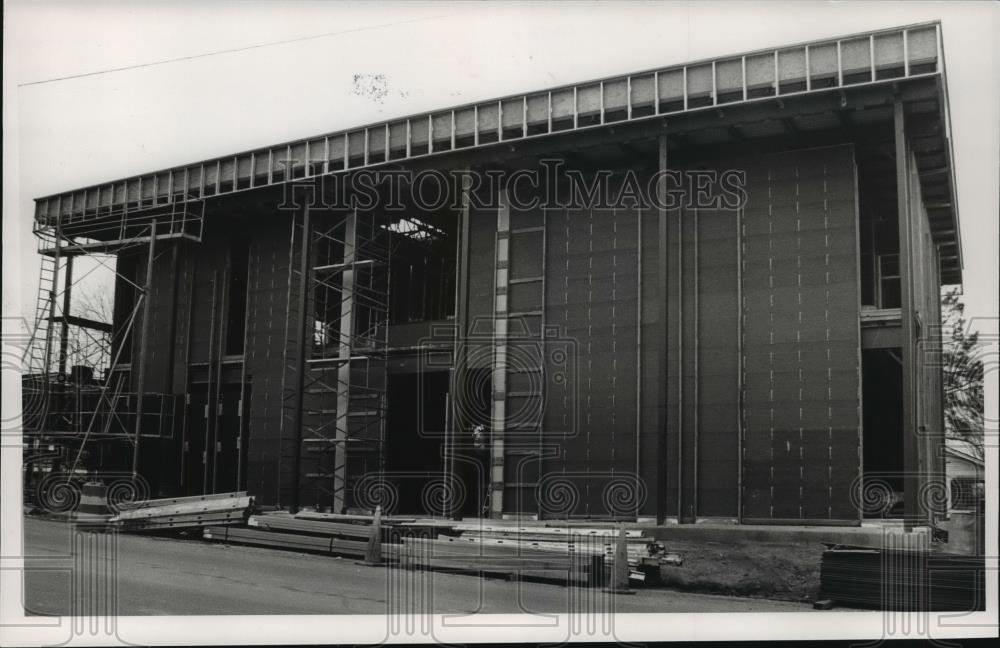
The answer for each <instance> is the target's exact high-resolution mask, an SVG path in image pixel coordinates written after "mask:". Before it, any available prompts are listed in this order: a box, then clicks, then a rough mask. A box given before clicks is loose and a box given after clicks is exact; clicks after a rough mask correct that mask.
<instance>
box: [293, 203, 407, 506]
mask: <svg viewBox="0 0 1000 648" xmlns="http://www.w3.org/2000/svg"><path fill="white" fill-rule="evenodd" d="M390 247H391V233H390V231H389V229H388V226H387V223H386V222H383V218H382V217H380V216H379V215H377V214H359V213H358V212H357V211H354V210H352V211H349V212H346V213H343V212H333V211H316V210H310V209H308V208H307V209H304V210H302V211H300V212H298V213H297V214H296V215H295V216H294V217H293V222H292V227H291V236H290V243H289V272H288V302H287V308H286V321H285V331H286V339H285V349H284V374H283V379H282V382H283V389H282V395H283V400H282V419H281V420H282V423H281V425H282V431H281V438H282V458H281V459H282V461H281V463H282V465H284V466H288V465H290V466H291V471H292V478H291V485H292V486H291V493H289V496H290V504H291V507H292V509H293V510H298V509H299V508H300V507H301V506H303V505H307V504H308V505H310V506H315V507H316V508H317V509H330V510H332V511H334V512H342V511H344V510H346V508H347V507H348V506H349V505H350V504H351V503H352V502H353V499H352V496H351V494H352V493H353V488H354V486H355V484H356V483H357V481H358V480H359V479H361V478H363V477H364V476H371V475H378V476H379V478H381V476H382V472H383V469H384V466H383V458H384V452H383V446H384V442H385V422H386V384H387V375H386V373H387V364H386V353H387V349H388V325H389V263H390V256H391V250H390ZM307 498H312V501H307Z"/></svg>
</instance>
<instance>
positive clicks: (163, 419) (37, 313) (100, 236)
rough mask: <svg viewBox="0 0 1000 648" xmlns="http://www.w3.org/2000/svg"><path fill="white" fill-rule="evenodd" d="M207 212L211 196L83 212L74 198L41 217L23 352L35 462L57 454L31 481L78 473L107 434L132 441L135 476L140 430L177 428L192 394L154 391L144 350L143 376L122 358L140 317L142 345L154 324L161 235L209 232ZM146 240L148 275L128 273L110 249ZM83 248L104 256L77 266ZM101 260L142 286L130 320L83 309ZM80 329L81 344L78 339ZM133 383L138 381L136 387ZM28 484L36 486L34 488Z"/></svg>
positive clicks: (197, 236)
mask: <svg viewBox="0 0 1000 648" xmlns="http://www.w3.org/2000/svg"><path fill="white" fill-rule="evenodd" d="M203 219H204V203H203V202H202V201H200V200H191V201H186V202H179V203H172V204H145V203H139V204H134V205H126V206H125V207H120V208H104V207H98V206H97V205H96V204H95V205H93V207H92V209H88V210H86V211H85V212H84V213H82V214H74V213H73V212H72V209H71V206H69V205H67V206H65V208H64V207H61V206H57V207H56V208H55V210H54V213H53V214H51V215H48V216H45V217H41V218H38V219H37V220H36V222H35V227H34V230H33V232H34V234H35V236H36V238H37V241H38V249H37V252H38V254H39V255H40V256H41V264H40V273H39V286H38V295H37V298H36V303H35V310H34V326H33V330H32V335H31V338H30V340H29V343H28V346H27V348H26V350H25V354H24V356H23V358H22V364H23V374H22V404H23V406H22V430H23V436H24V438H23V442H24V447H25V452H26V454H27V455H31V456H26V458H25V464H29V463H32V461H33V460H34V459H36V458H37V457H36V456H35V455H38V454H39V453H40V452H43V450H42V448H43V447H44V448H46V449H47V450H45V451H44V452H47V453H48V454H46V455H45V456H46V457H48V458H54V461H49V462H48V463H49V464H50V465H48V466H39V465H37V462H36V464H35V465H34V466H32V467H31V470H29V471H28V474H27V475H26V477H27V478H28V480H29V485H30V481H31V479H32V472H36V471H38V470H40V469H41V470H47V471H50V472H51V471H55V472H58V471H59V470H60V469H61V466H62V464H64V463H65V464H69V466H68V471H67V473H66V474H67V475H68V476H69V477H72V476H74V475H76V474H77V473H78V468H79V467H82V466H83V465H84V464H85V463H86V461H85V459H86V454H85V446H86V445H87V442H88V441H96V440H102V439H113V440H124V441H127V442H128V443H129V444H130V445H131V453H132V473H133V476H134V475H135V474H136V472H137V459H138V446H139V442H140V439H141V438H142V437H144V436H145V437H149V436H155V437H164V436H171V435H172V434H173V424H174V420H175V419H176V418H178V417H180V416H182V415H183V412H182V409H181V408H182V407H183V397H182V396H177V395H173V394H155V393H146V392H145V390H144V385H143V383H144V365H145V362H144V360H143V355H144V354H143V352H142V351H140V352H139V366H138V369H137V371H136V372H135V377H134V378H133V377H132V367H131V365H129V367H127V368H122V367H121V366H119V359H120V358H121V355H122V351H123V350H124V348H125V346H126V344H128V343H129V342H130V341H132V338H131V337H130V336H131V335H132V333H133V330H134V329H135V327H136V324H137V322H138V323H139V326H140V328H141V330H140V337H139V340H138V344H139V346H140V347H144V346H145V344H146V338H147V337H148V336H149V334H150V333H149V331H148V324H149V304H150V300H149V298H148V296H149V291H150V285H151V279H152V265H153V261H154V259H155V258H156V252H157V250H156V243H157V242H159V241H165V240H170V239H180V238H185V239H189V240H193V241H200V240H201V231H202V222H203ZM142 248H146V249H147V250H148V251H147V255H146V258H147V263H146V266H147V268H146V280H145V282H144V283H143V285H139V284H138V283H137V281H138V280H136V281H133V279H132V278H130V277H125V276H124V275H123V274H122V273H120V272H119V268H118V264H117V263H112V262H111V261H110V260H109V259H105V258H104V257H110V256H117V255H120V254H122V253H123V252H128V251H131V250H139V249H142ZM81 256H87V257H88V258H90V259H92V260H93V261H94V262H95V264H94V266H93V268H91V269H90V270H88V271H87V272H84V273H83V274H75V273H74V260H75V259H77V258H78V257H81ZM98 268H105V269H107V270H110V271H111V272H112V273H113V274H114V276H115V277H116V278H121V279H123V280H124V281H126V282H128V283H129V284H131V285H132V286H133V287H134V288H135V289H136V291H137V293H138V298H137V300H136V302H135V304H134V307H133V308H132V309H131V311H130V312H129V313H128V316H127V317H126V318H124V320H123V321H116V322H113V323H112V322H106V321H102V319H94V318H88V317H81V316H77V315H74V314H73V308H72V307H73V293H74V288H75V287H77V286H79V284H80V282H82V281H83V280H84V279H86V277H87V276H88V275H90V274H91V273H92V272H94V271H95V270H97V269H98ZM73 332H75V336H76V340H77V343H76V344H75V348H71V344H72V343H73V341H74V339H73V337H72V336H71V333H73ZM74 357H75V362H74V363H73V364H72V366H71V364H70V363H71V361H72V360H73V359H74ZM133 384H134V385H135V387H134V390H133V389H130V387H131V386H132V385H133ZM82 459H83V460H84V461H83V462H81V460H82ZM25 491H26V493H28V494H29V495H30V491H31V489H30V488H26V489H25Z"/></svg>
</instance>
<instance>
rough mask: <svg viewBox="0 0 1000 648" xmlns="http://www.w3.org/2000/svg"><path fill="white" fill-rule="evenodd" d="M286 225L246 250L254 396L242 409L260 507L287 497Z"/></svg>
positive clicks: (265, 232) (260, 235)
mask: <svg viewBox="0 0 1000 648" xmlns="http://www.w3.org/2000/svg"><path fill="white" fill-rule="evenodd" d="M290 224H291V221H290V219H288V218H284V217H281V216H276V218H275V219H274V220H273V221H270V222H269V223H268V224H266V225H264V224H262V225H261V227H260V228H259V229H255V230H254V236H253V240H252V241H251V244H250V276H249V286H250V287H249V299H248V305H247V315H248V316H247V327H248V331H247V354H246V371H247V377H248V380H250V381H251V382H252V383H253V393H252V397H251V400H250V404H249V407H248V408H247V416H249V421H248V438H249V442H248V448H247V490H248V491H249V492H251V493H254V495H256V496H257V497H259V498H260V501H261V502H262V503H265V504H274V503H277V502H279V501H280V502H282V503H287V501H288V496H289V495H290V492H291V484H290V481H289V477H290V475H291V465H290V464H289V462H290V461H291V459H290V457H283V456H282V454H281V451H282V440H281V428H282V425H281V417H282V393H283V392H282V374H283V369H284V363H283V358H284V352H285V339H286V332H285V320H286V317H285V316H286V313H287V308H288V304H287V301H288V254H289V234H290V229H289V228H290ZM286 445H290V444H286Z"/></svg>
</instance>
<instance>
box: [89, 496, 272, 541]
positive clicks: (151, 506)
mask: <svg viewBox="0 0 1000 648" xmlns="http://www.w3.org/2000/svg"><path fill="white" fill-rule="evenodd" d="M253 501H254V500H253V498H252V497H250V496H248V495H247V493H246V492H245V491H241V492H236V493H216V494H213V495H197V496H194V497H173V498H169V499H158V500H144V501H141V502H131V503H128V504H122V505H119V506H118V509H119V512H118V513H117V514H116V515H114V516H112V517H111V519H110V520H109V521H108V523H109V524H110V525H112V526H114V527H117V528H118V529H120V530H122V531H162V530H167V529H185V528H193V527H203V526H222V525H230V524H242V523H243V521H244V520H245V519H246V517H247V515H248V514H249V513H250V511H251V510H252V509H253Z"/></svg>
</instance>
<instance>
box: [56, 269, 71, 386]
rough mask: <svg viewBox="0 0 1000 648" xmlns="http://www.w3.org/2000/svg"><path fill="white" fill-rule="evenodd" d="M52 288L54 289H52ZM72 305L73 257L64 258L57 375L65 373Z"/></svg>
mask: <svg viewBox="0 0 1000 648" xmlns="http://www.w3.org/2000/svg"><path fill="white" fill-rule="evenodd" d="M53 288H54V287H53ZM72 304H73V257H71V256H68V257H66V274H65V278H64V279H63V303H62V318H61V319H60V326H59V373H60V374H64V375H65V373H66V360H67V357H66V356H67V351H68V350H69V321H68V320H67V318H68V317H69V316H70V307H71V306H72Z"/></svg>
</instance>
